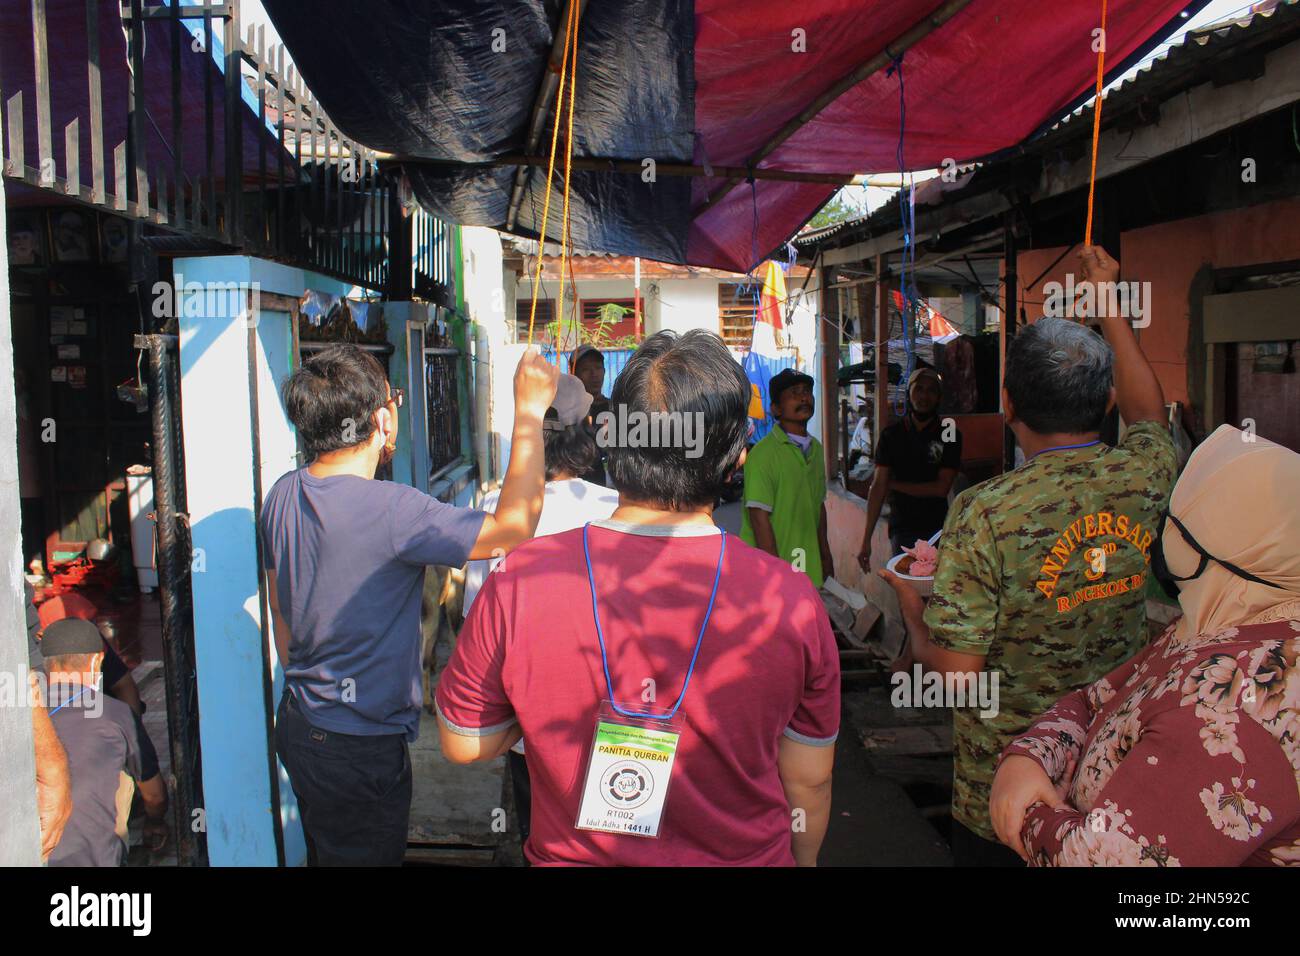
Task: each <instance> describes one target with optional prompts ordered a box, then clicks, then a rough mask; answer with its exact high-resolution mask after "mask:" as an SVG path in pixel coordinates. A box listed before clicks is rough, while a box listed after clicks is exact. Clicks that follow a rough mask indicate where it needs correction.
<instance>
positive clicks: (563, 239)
mask: <svg viewBox="0 0 1300 956" xmlns="http://www.w3.org/2000/svg"><path fill="white" fill-rule="evenodd" d="M576 7H577V4H576V3H575V4H572V5H571V7H570V9H573V8H576ZM570 19H571V20H572V25H571V27H570V29H571V31H572V35H571V37H570V38H568V39H566V40H565V43H564V46H565V49H568V47H569V41H570V40H572V41H573V62H572V63H571V64H570V68H569V127H568V130H567V137H568V139H567V142H566V144H565V150H564V217H563V219H562V220H561V222H562V223H563V225H562V226H561V227H560V299H559V303H558V305H559V308H558V314H559V315H561V316H563V315H564V267H565V265H566V264H568V262H569V184H570V182H571V180H572V169H573V103H574V97H575V95H576V92H577V89H578V44H577V38H578V18H577V17H576V16H574V17H571V18H570ZM574 308H575V309H576V308H577V297H576V294H575V297H574ZM581 330H582V316H581V315H579V316H578V337H579V339H581V337H582V331H581ZM556 338H557V340H558V338H559V337H558V336H557V337H556Z"/></svg>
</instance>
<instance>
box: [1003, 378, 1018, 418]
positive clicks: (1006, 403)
mask: <svg viewBox="0 0 1300 956" xmlns="http://www.w3.org/2000/svg"><path fill="white" fill-rule="evenodd" d="M1002 415H1003V418H1004V419H1005V420H1006V423H1007V424H1008V425H1010V424H1011V423H1012V422H1014V421H1015V420H1016V405H1015V402H1013V401H1011V393H1010V392H1008V391H1007V387H1006V386H1005V385H1004V386H1002Z"/></svg>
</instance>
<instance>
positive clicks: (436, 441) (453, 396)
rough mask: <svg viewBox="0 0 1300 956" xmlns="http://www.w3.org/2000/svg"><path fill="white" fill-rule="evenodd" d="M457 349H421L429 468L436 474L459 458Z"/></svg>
mask: <svg viewBox="0 0 1300 956" xmlns="http://www.w3.org/2000/svg"><path fill="white" fill-rule="evenodd" d="M459 375H460V350H459V349H449V348H432V349H425V350H424V383H425V390H426V392H425V394H426V396H427V399H426V400H427V403H428V405H427V411H428V416H429V469H430V472H431V473H432V474H433V475H437V474H438V473H439V472H440V471H442V470H443V469H445V468H446V467H447V466H448V465H450V464H453V463H454V462H456V461H458V460H459V459H460V453H461V415H460V392H459Z"/></svg>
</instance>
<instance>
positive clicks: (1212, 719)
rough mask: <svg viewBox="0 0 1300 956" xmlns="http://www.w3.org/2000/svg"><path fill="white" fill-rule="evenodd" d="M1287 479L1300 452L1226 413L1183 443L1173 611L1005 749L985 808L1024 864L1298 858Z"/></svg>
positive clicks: (1298, 547) (1293, 534)
mask: <svg viewBox="0 0 1300 956" xmlns="http://www.w3.org/2000/svg"><path fill="white" fill-rule="evenodd" d="M1297 493H1300V455H1297V454H1296V453H1295V452H1292V451H1290V450H1288V449H1286V448H1283V447H1282V446H1280V445H1275V444H1273V443H1272V442H1269V441H1266V440H1264V439H1262V438H1258V437H1256V436H1254V435H1247V434H1245V433H1243V432H1240V431H1238V430H1237V429H1235V428H1232V427H1231V426H1227V425H1225V426H1222V427H1221V428H1219V429H1218V430H1217V431H1216V432H1215V433H1214V434H1213V435H1211V436H1210V437H1209V438H1208V439H1207V440H1206V441H1205V442H1204V443H1203V444H1202V445H1201V446H1200V447H1199V448H1197V450H1196V451H1195V452H1194V453H1193V454H1192V457H1191V458H1190V459H1189V461H1188V463H1187V467H1186V469H1185V470H1184V472H1183V475H1182V477H1180V478H1179V480H1178V483H1177V485H1176V486H1175V488H1174V492H1173V495H1172V498H1171V500H1170V512H1171V516H1170V518H1169V519H1168V520H1167V521H1166V522H1165V526H1164V529H1163V534H1162V548H1163V559H1164V561H1165V562H1166V563H1167V565H1168V569H1169V572H1170V574H1171V576H1173V577H1175V578H1179V579H1182V580H1179V582H1178V584H1179V604H1180V606H1181V607H1182V610H1183V616H1182V617H1181V618H1180V619H1179V620H1178V621H1176V622H1174V623H1173V624H1171V625H1170V627H1169V629H1168V630H1166V631H1165V632H1164V634H1163V635H1162V636H1161V637H1160V638H1159V639H1157V640H1156V641H1155V642H1153V643H1152V644H1151V645H1150V646H1148V647H1147V648H1146V649H1145V650H1144V651H1142V652H1141V653H1139V654H1138V655H1137V656H1136V657H1134V658H1133V659H1132V660H1130V661H1128V662H1127V663H1126V664H1124V665H1122V666H1121V667H1119V668H1117V669H1116V670H1114V671H1112V672H1111V673H1110V674H1108V675H1106V676H1105V677H1103V678H1102V679H1101V680H1099V681H1097V682H1096V683H1094V684H1092V685H1091V686H1089V687H1087V688H1084V689H1082V690H1079V691H1076V692H1075V693H1073V694H1070V695H1068V696H1066V697H1063V698H1061V700H1059V701H1058V702H1057V703H1056V706H1054V707H1053V708H1052V709H1051V710H1049V711H1048V712H1047V713H1046V714H1044V715H1043V716H1042V717H1041V718H1039V720H1038V721H1037V722H1036V723H1035V724H1034V725H1033V726H1032V727H1031V728H1030V729H1029V730H1028V731H1027V732H1026V733H1025V734H1023V735H1021V736H1020V737H1018V738H1017V739H1016V740H1014V741H1013V742H1012V743H1011V744H1010V745H1009V746H1008V747H1007V749H1006V751H1005V752H1004V753H1003V755H1002V760H1001V764H1000V766H999V769H998V773H997V777H996V778H995V780H994V783H993V793H992V798H991V800H990V811H991V813H992V817H993V824H994V827H995V828H996V830H997V833H998V836H999V838H1000V839H1001V840H1002V841H1003V842H1004V843H1006V844H1007V845H1008V846H1010V847H1012V848H1013V849H1015V850H1016V851H1017V852H1018V853H1020V855H1021V856H1022V857H1024V858H1025V859H1026V860H1027V861H1028V862H1029V863H1030V864H1031V865H1037V866H1300V666H1297V658H1300V502H1297ZM1157 563H1158V561H1157Z"/></svg>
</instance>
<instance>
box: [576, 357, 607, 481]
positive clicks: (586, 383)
mask: <svg viewBox="0 0 1300 956" xmlns="http://www.w3.org/2000/svg"><path fill="white" fill-rule="evenodd" d="M569 373H570V374H571V375H574V376H576V377H577V378H578V379H579V380H580V381H581V382H582V386H583V388H585V389H586V390H587V394H588V395H590V396H591V409H590V410H589V411H588V412H587V421H588V422H589V423H590V424H591V427H592V428H593V429H595V430H599V424H600V415H601V414H602V413H603V412H607V411H609V399H608V398H606V397H605V396H604V394H603V393H602V389H603V388H604V385H605V356H604V354H603V353H602V352H601V351H600V349H598V348H596V346H594V345H590V344H586V343H584V344H582V345H579V346H578V347H577V348H576V349H574V350H573V354H572V355H571V356H569ZM597 452H598V457H597V458H596V463H595V464H594V465H592V466H591V469H590V470H589V471H588V472H587V473H586V474H585V475H579V476H578V477H579V478H581V479H582V480H583V481H589V482H591V483H592V484H593V485H604V486H605V487H606V488H610V487H612V485H610V483H609V478H608V476H607V475H606V474H605V457H606V456H605V449H604V448H601V447H600V446H599V444H597Z"/></svg>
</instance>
